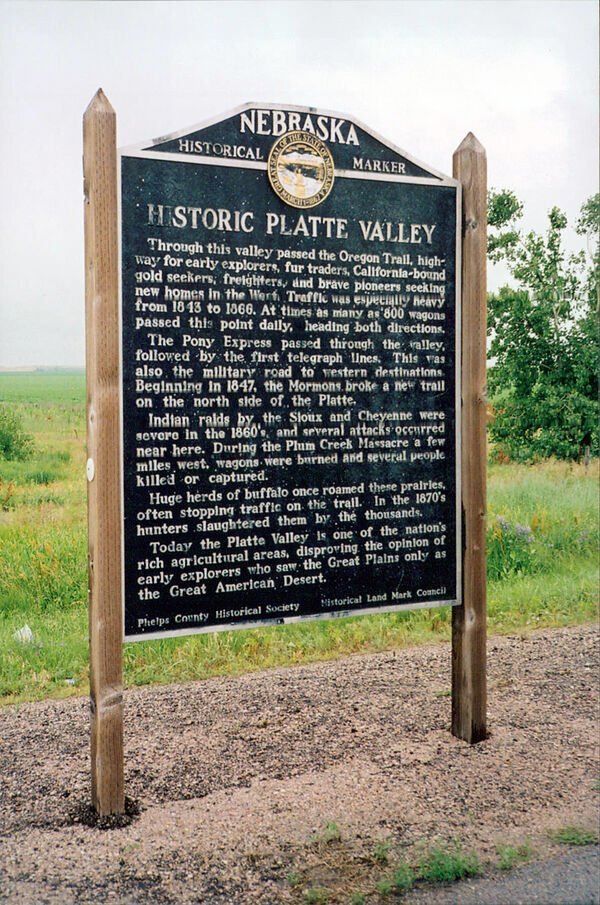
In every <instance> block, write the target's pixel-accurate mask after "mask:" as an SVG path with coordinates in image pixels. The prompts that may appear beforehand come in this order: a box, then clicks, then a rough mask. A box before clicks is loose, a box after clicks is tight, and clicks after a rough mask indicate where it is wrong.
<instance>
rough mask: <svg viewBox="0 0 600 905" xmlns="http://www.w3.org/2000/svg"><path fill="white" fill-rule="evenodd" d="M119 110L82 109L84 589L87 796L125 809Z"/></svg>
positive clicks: (103, 106) (112, 810)
mask: <svg viewBox="0 0 600 905" xmlns="http://www.w3.org/2000/svg"><path fill="white" fill-rule="evenodd" d="M116 132H117V130H116V115H115V111H114V110H113V108H112V107H111V105H110V104H109V102H108V100H107V99H106V97H105V95H104V94H103V92H102V90H99V91H98V92H97V94H96V95H95V97H94V98H93V100H92V101H91V103H90V105H89V107H88V108H87V110H86V111H85V114H84V117H83V175H84V199H85V323H86V375H87V454H88V464H87V476H88V598H89V625H90V695H91V746H92V803H93V805H94V807H95V808H96V810H97V812H98V813H99V814H100V815H107V814H120V813H123V811H124V809H125V798H124V786H123V652H122V635H123V628H122V615H121V610H122V601H121V540H120V523H121V490H120V486H121V482H120V462H119V458H120V455H119V450H120V448H121V437H120V434H121V430H120V420H119V309H118V298H119V293H118V236H117V231H118V227H117V143H116Z"/></svg>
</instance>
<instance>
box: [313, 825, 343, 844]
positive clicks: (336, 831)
mask: <svg viewBox="0 0 600 905" xmlns="http://www.w3.org/2000/svg"><path fill="white" fill-rule="evenodd" d="M341 838H342V833H341V831H340V828H339V826H338V825H337V823H334V822H333V821H332V820H328V821H327V823H326V824H325V829H324V830H322V831H321V832H320V833H311V835H310V841H311V843H312V844H313V845H327V844H328V843H329V842H340V841H341Z"/></svg>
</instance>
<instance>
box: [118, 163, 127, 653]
mask: <svg viewBox="0 0 600 905" xmlns="http://www.w3.org/2000/svg"><path fill="white" fill-rule="evenodd" d="M123 156H124V155H123V154H122V153H121V151H120V150H117V230H118V238H119V248H118V268H119V269H118V282H119V431H120V436H121V449H120V450H119V460H120V463H121V487H120V488H119V490H120V494H121V524H120V526H119V527H120V531H121V617H122V626H123V640H124V641H125V640H126V635H125V435H124V433H123V424H124V408H125V406H124V403H123V204H122V197H123V196H122V180H121V175H122V174H121V170H122V166H121V162H122V158H123Z"/></svg>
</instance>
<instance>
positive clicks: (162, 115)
mask: <svg viewBox="0 0 600 905" xmlns="http://www.w3.org/2000/svg"><path fill="white" fill-rule="evenodd" d="M597 35H598V7H597V3H596V2H595V0H567V2H562V0H532V2H529V0H527V2H524V0H498V2H496V0H475V2H471V0H440V2H438V0H417V2H412V0H406V2H405V0H387V2H377V0H369V2H363V0H339V2H337V0H320V2H311V0H300V2H295V0H285V2H277V0H271V2H263V0H243V2H237V0H221V2H194V0H189V2H174V0H171V2H132V3H130V2H100V3H96V2H82V0H79V2H68V0H67V2H52V0H48V2H13V0H8V2H7V0H4V2H2V0H0V126H1V134H2V142H1V144H0V163H1V166H0V191H1V196H0V197H1V199H2V215H1V216H0V249H1V250H0V266H1V281H0V366H5V367H6V366H21V365H82V364H83V362H84V354H85V353H84V288H83V205H82V197H83V196H82V169H81V153H82V151H81V119H82V115H83V112H84V110H85V108H86V106H87V105H88V103H89V101H90V100H91V98H92V97H93V95H94V94H95V92H96V90H97V89H98V88H99V87H102V88H103V90H104V92H105V94H106V95H107V97H108V99H109V100H110V102H111V103H112V105H113V107H114V108H115V110H116V112H117V121H118V141H119V144H120V145H129V144H134V143H137V142H138V141H143V140H145V139H150V138H153V137H154V136H157V135H164V134H165V133H169V132H174V131H178V130H180V129H183V128H185V127H186V126H188V125H193V124H195V123H199V122H202V121H203V120H205V119H208V118H211V117H213V116H216V115H218V114H220V113H225V112H227V111H228V110H230V109H231V108H233V107H237V106H238V105H240V104H242V103H245V102H246V101H259V102H260V101H262V102H273V103H286V104H298V105H302V106H314V107H320V108H323V109H325V110H332V111H339V112H342V113H346V114H350V115H351V116H354V117H356V118H357V119H359V120H361V121H362V122H364V123H365V124H366V125H367V126H369V127H371V128H372V129H374V130H375V131H376V132H379V133H380V134H381V135H383V136H384V137H385V138H387V139H389V140H390V141H392V142H393V143H395V144H396V145H399V146H400V147H401V148H403V149H404V150H406V151H407V152H409V153H410V154H412V155H414V156H416V157H417V158H418V159H421V160H423V161H424V162H426V163H429V164H430V165H431V166H433V167H434V168H437V169H438V170H442V171H443V172H446V173H449V172H451V168H452V163H451V160H452V153H453V151H454V150H455V148H456V147H457V146H458V145H459V144H460V142H461V141H462V139H463V137H464V136H465V134H466V133H467V132H469V131H473V132H474V133H475V135H476V136H477V137H478V138H479V140H480V141H481V143H482V144H483V145H484V146H485V148H486V150H487V154H488V174H489V184H490V186H495V187H496V188H504V187H507V188H512V189H513V190H514V191H515V192H516V193H517V195H518V196H519V197H520V198H521V199H522V200H523V201H524V203H525V206H526V215H527V217H526V225H527V226H528V227H530V228H533V229H536V230H539V231H542V230H544V229H545V217H546V213H547V211H548V210H549V209H550V208H551V207H552V206H553V205H555V204H557V205H558V206H559V207H562V208H563V210H565V212H566V213H567V215H568V216H569V220H570V223H573V222H574V220H575V219H576V217H577V214H578V212H579V207H580V205H581V203H582V202H583V201H584V200H585V199H586V198H587V197H589V196H590V195H591V194H593V193H595V192H596V191H597V190H598V185H597V181H598V176H597V171H598V115H597V110H598V87H597V86H598V56H597ZM573 241H575V240H573ZM501 276H502V274H499V273H498V272H491V273H490V286H491V288H495V287H496V286H497V283H498V281H499V280H500V278H501Z"/></svg>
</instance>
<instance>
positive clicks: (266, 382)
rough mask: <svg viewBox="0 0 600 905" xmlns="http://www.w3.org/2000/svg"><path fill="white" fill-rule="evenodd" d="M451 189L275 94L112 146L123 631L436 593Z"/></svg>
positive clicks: (452, 247) (446, 484)
mask: <svg viewBox="0 0 600 905" xmlns="http://www.w3.org/2000/svg"><path fill="white" fill-rule="evenodd" d="M458 204H459V196H458V188H457V185H456V183H454V182H453V181H452V180H451V179H448V178H446V177H443V176H441V175H440V174H439V173H435V172H434V171H431V170H429V169H427V168H426V167H424V165H422V164H419V163H417V162H415V161H413V160H412V159H411V158H409V157H408V156H407V155H405V154H404V152H400V151H399V150H398V149H396V148H394V147H393V146H390V145H389V144H386V143H385V142H384V141H383V140H382V139H378V138H377V137H376V136H373V135H372V133H370V132H369V131H368V130H367V129H366V127H364V126H360V125H359V124H357V123H355V122H354V121H351V120H349V119H348V118H344V117H341V116H339V115H333V114H325V113H319V112H318V111H312V110H302V109H299V108H293V109H290V108H274V107H264V108H262V107H245V108H241V109H240V110H239V111H237V112H235V113H234V114H232V115H229V116H228V117H226V118H225V119H224V120H222V121H219V122H216V123H212V124H208V125H207V126H205V127H198V128H196V129H194V130H189V131H188V132H186V133H182V135H180V136H172V137H168V138H165V139H162V140H160V141H157V142H155V143H154V144H153V146H152V147H151V148H149V146H148V145H147V144H146V145H140V147H139V148H135V149H128V150H126V151H123V152H122V153H121V229H122V246H121V264H122V267H121V274H122V285H121V292H122V369H123V374H122V392H123V497H124V554H125V555H124V564H125V565H124V590H125V638H126V640H139V639H142V638H146V637H153V636H162V635H166V634H176V633H180V634H189V633H192V632H198V631H214V630H218V629H221V628H232V627H236V626H242V625H249V624H265V623H269V622H281V621H283V620H286V621H288V620H292V619H301V618H318V617H329V616H339V615H348V614H352V613H363V612H371V611H374V610H390V609H396V608H410V607H415V606H438V605H441V604H452V603H456V602H457V600H458V597H459V593H460V592H459V585H460V576H459V574H458V570H459V562H460V557H459V555H458V550H459V545H460V538H459V535H458V528H459V525H458V519H457V500H458V498H459V488H458V486H457V436H458V425H457V383H456V379H457V378H456V375H457V367H458V359H457V336H458V335H459V334H458V329H459V327H458V302H457V219H458V216H459V211H458V209H457V205H458Z"/></svg>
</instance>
